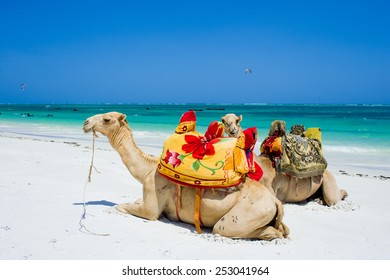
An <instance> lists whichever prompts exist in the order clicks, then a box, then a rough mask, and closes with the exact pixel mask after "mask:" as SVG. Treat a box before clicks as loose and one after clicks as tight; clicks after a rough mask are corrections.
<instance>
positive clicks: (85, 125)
mask: <svg viewBox="0 0 390 280" xmlns="http://www.w3.org/2000/svg"><path fill="white" fill-rule="evenodd" d="M83 130H84V133H89V132H91V131H92V130H93V126H91V125H89V121H88V120H87V121H85V123H84V126H83Z"/></svg>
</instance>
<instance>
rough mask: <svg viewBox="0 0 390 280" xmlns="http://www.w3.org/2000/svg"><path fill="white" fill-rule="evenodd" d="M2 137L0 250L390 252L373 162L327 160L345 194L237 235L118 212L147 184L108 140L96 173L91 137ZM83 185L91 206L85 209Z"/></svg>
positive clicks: (365, 256)
mask: <svg viewBox="0 0 390 280" xmlns="http://www.w3.org/2000/svg"><path fill="white" fill-rule="evenodd" d="M99 139H101V138H99ZM0 146H1V147H2V148H1V167H0V168H1V175H0V176H1V180H0V212H1V220H0V259H2V260H101V259H105V260H108V259H109V260H153V259H155V260H197V259H199V260H204V259H209V260H220V259H225V260H235V259H237V260H259V259H260V260H261V259H263V260H270V259H271V260H388V259H390V239H389V238H388V229H390V219H389V217H390V207H388V203H387V201H388V199H387V194H389V187H390V181H389V180H386V179H384V178H381V177H380V176H379V175H380V174H375V172H374V171H373V170H367V174H361V175H357V174H356V173H354V170H343V171H342V172H341V171H339V170H332V165H331V164H330V167H329V168H330V169H331V171H333V173H334V174H335V176H336V180H337V182H338V184H339V186H340V187H342V188H344V189H346V190H347V191H348V193H349V196H348V198H347V199H346V200H345V201H342V202H340V203H339V204H337V205H335V206H333V207H327V206H323V205H321V204H319V203H318V202H317V201H311V202H305V203H300V204H285V205H284V207H285V216H284V221H285V223H286V224H287V225H288V226H289V228H290V230H291V234H290V236H289V237H288V238H287V239H282V240H280V239H278V240H273V241H253V240H233V239H229V238H224V237H221V236H216V235H213V234H211V231H210V229H204V230H203V233H202V234H197V233H196V231H195V229H194V227H193V226H192V225H188V224H184V223H176V222H171V221H169V220H167V219H166V218H164V217H162V218H161V219H160V220H158V221H147V220H144V219H140V218H137V217H134V216H131V215H125V214H122V213H119V212H117V211H116V210H115V208H114V206H115V205H116V204H118V203H123V202H128V201H134V200H136V199H137V198H138V197H140V196H141V195H142V190H141V185H140V183H138V182H137V181H136V180H135V179H134V178H132V176H131V175H130V174H129V173H128V171H127V169H126V168H125V166H124V165H123V164H122V161H121V159H120V157H119V155H118V154H117V153H116V152H115V151H114V150H113V149H112V148H111V146H110V145H109V144H108V143H107V142H105V141H100V142H98V143H96V145H95V158H94V165H95V167H96V169H97V170H98V171H99V173H98V172H97V171H95V170H93V172H92V180H91V182H90V183H87V179H88V173H89V166H90V162H91V156H92V149H91V147H92V140H90V141H89V140H78V141H75V142H73V141H68V140H64V139H55V140H50V139H45V138H37V137H34V136H23V137H20V136H17V135H13V134H5V133H3V134H1V135H0ZM140 146H141V148H142V149H144V151H145V152H147V153H150V154H153V155H158V154H159V153H160V150H159V149H157V148H151V147H142V145H140ZM84 188H85V196H84V199H85V203H86V208H85V209H86V216H85V219H81V217H82V214H83V209H84V208H83V194H84ZM80 221H81V222H82V224H84V225H85V228H80V224H79V222H80ZM86 230H89V231H91V232H92V233H93V234H91V233H88V232H87V231H86ZM101 234H108V235H107V236H102V235H101Z"/></svg>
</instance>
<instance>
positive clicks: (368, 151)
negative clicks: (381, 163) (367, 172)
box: [323, 145, 390, 154]
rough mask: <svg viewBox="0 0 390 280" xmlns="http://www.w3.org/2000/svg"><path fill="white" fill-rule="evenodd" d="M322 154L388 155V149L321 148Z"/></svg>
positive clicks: (334, 146)
mask: <svg viewBox="0 0 390 280" xmlns="http://www.w3.org/2000/svg"><path fill="white" fill-rule="evenodd" d="M323 150H324V152H325V153H326V152H330V153H345V154H349V153H359V154H378V153H380V154H382V153H390V148H388V147H371V146H370V147H358V146H336V145H332V146H329V145H327V146H323Z"/></svg>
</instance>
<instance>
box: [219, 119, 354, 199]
mask: <svg viewBox="0 0 390 280" xmlns="http://www.w3.org/2000/svg"><path fill="white" fill-rule="evenodd" d="M224 119H228V120H229V122H228V123H229V125H228V126H227V125H225V133H226V134H227V135H229V136H230V135H235V132H236V131H237V130H242V128H241V125H240V122H241V120H242V117H241V116H239V117H238V116H236V115H235V114H227V115H225V116H224V117H222V121H223V120H224ZM225 122H226V121H225ZM232 132H233V133H232ZM255 160H256V162H257V163H258V164H259V165H260V166H261V168H262V169H263V172H264V175H263V177H262V178H261V180H260V182H261V183H263V184H264V185H265V186H266V187H267V188H268V189H269V190H270V192H272V193H273V194H275V196H276V197H277V198H278V199H279V200H280V201H282V202H283V203H288V202H302V201H305V200H306V199H308V198H311V197H312V196H313V195H314V194H316V193H317V194H318V191H320V192H321V197H322V199H323V201H324V203H325V204H326V205H328V206H332V205H335V204H336V203H338V202H339V201H341V200H342V199H344V198H346V197H347V195H348V193H347V192H346V191H345V190H342V189H339V187H338V186H337V183H336V179H335V177H334V176H333V175H332V173H331V172H330V171H329V170H328V169H325V171H324V173H323V175H322V176H315V177H311V178H296V177H293V176H287V175H284V174H281V173H277V172H276V171H275V168H273V167H272V162H271V160H270V159H269V158H268V157H266V156H263V155H259V156H256V157H255Z"/></svg>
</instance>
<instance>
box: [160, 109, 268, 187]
mask: <svg viewBox="0 0 390 280" xmlns="http://www.w3.org/2000/svg"><path fill="white" fill-rule="evenodd" d="M195 130H196V116H195V112H193V111H189V112H187V113H185V114H183V116H182V117H181V119H180V123H179V125H178V126H177V128H176V131H175V133H174V134H172V135H171V136H170V137H168V139H167V140H166V141H165V143H164V148H163V152H162V154H161V157H160V161H159V164H158V171H159V172H160V174H161V175H163V176H165V177H166V178H168V179H169V180H171V181H173V182H175V183H177V184H180V185H183V186H189V187H196V188H229V187H234V186H237V185H239V184H240V183H241V182H242V180H243V178H244V176H246V175H247V176H249V177H251V178H252V179H255V180H260V178H261V176H262V174H263V172H262V170H261V168H260V166H259V165H257V163H255V162H254V160H253V148H254V145H255V143H256V140H257V129H256V128H250V129H247V130H245V131H244V132H243V133H242V135H241V136H240V137H239V138H224V137H222V135H223V133H224V129H223V125H222V124H221V123H218V122H216V121H214V122H212V123H211V124H210V125H209V127H208V129H207V131H206V133H205V134H204V135H202V134H200V133H198V132H196V131H195Z"/></svg>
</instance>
